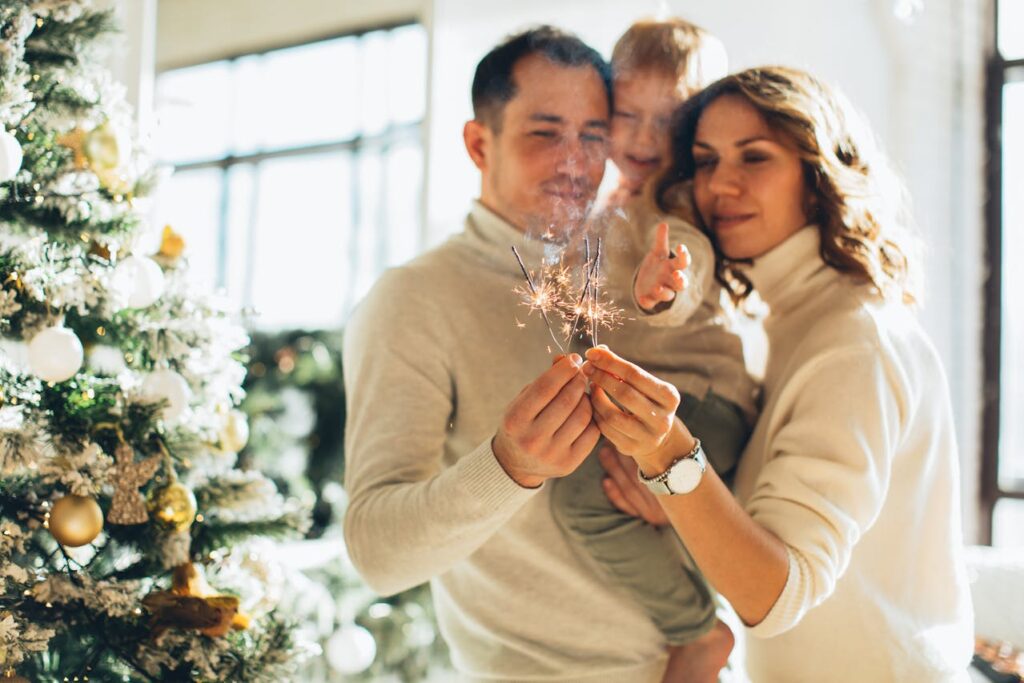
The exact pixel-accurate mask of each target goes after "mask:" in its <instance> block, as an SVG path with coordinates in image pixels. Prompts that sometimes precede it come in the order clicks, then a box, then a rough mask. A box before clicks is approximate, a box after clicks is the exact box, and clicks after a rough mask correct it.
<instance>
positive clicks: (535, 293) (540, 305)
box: [512, 244, 565, 353]
mask: <svg viewBox="0 0 1024 683" xmlns="http://www.w3.org/2000/svg"><path fill="white" fill-rule="evenodd" d="M512 253H513V254H515V255H516V261H518V262H519V267H520V268H521V269H522V271H523V277H525V278H526V284H527V286H528V287H529V288H530V297H529V298H528V299H527V300H526V303H527V304H528V305H529V306H530V310H531V311H532V310H537V311H540V314H541V317H543V318H544V324H545V325H547V327H548V334H550V335H551V339H552V340H553V341H554V342H555V345H556V346H557V347H558V350H559V351H560V352H562V353H565V349H563V348H562V345H561V344H560V343H559V341H558V337H556V336H555V331H554V330H553V329H551V321H550V320H548V313H547V312H548V309H549V308H550V307H552V306H553V305H554V303H555V299H556V298H557V292H554V291H553V290H552V289H551V288H550V287H547V286H545V285H547V284H548V283H547V282H541V285H542V287H541V288H540V289H538V288H537V287H536V285H534V284H533V278H532V277H530V271H528V270H526V265H525V264H524V263H523V257H522V256H520V255H519V250H518V249H516V246H515V245H514V244H513V245H512Z"/></svg>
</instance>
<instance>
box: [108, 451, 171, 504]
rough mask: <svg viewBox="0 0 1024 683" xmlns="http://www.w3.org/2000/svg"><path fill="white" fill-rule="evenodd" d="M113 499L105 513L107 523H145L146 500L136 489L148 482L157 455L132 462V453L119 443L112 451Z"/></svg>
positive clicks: (156, 461)
mask: <svg viewBox="0 0 1024 683" xmlns="http://www.w3.org/2000/svg"><path fill="white" fill-rule="evenodd" d="M114 459H115V460H116V461H117V464H116V465H115V466H114V477H113V480H114V483H115V485H116V486H117V488H116V489H115V490H114V500H113V502H112V503H111V505H110V512H109V513H107V521H108V522H110V523H111V524H145V523H146V522H148V521H149V514H148V513H147V511H146V500H145V499H144V498H143V497H142V494H141V493H139V488H140V487H141V486H143V485H144V484H145V483H146V482H147V481H149V480H150V479H151V478H152V477H153V475H154V474H156V471H157V469H159V468H160V460H161V459H162V458H161V456H159V455H152V456H150V457H148V458H146V459H145V460H141V461H139V462H135V451H133V450H132V447H131V446H129V445H128V444H126V443H123V442H122V443H121V444H119V445H118V446H117V450H116V451H114Z"/></svg>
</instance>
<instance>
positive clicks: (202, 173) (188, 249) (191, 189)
mask: <svg viewBox="0 0 1024 683" xmlns="http://www.w3.org/2000/svg"><path fill="white" fill-rule="evenodd" d="M222 177H223V174H222V172H221V170H220V169H219V168H204V169H197V170H195V171H181V172H178V173H175V174H174V175H172V176H171V177H170V178H169V179H167V180H166V181H164V182H163V183H161V185H160V188H159V191H158V192H157V194H156V196H155V198H154V204H153V217H154V222H155V224H156V226H157V227H160V228H162V227H163V226H164V225H170V226H171V227H172V228H173V229H174V231H175V232H177V233H178V234H180V235H181V236H182V237H184V238H185V257H186V258H187V259H188V263H189V276H190V277H191V278H192V281H193V282H195V283H196V284H197V285H198V286H200V287H203V288H205V289H207V290H212V289H213V288H215V287H218V286H220V285H221V284H222V283H221V282H220V281H219V278H218V268H219V255H220V248H219V244H218V242H219V236H220V206H221V179H222Z"/></svg>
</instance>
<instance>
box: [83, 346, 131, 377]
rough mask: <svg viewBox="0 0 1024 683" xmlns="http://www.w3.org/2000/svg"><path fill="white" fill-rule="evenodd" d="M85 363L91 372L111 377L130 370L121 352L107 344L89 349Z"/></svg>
mask: <svg viewBox="0 0 1024 683" xmlns="http://www.w3.org/2000/svg"><path fill="white" fill-rule="evenodd" d="M85 362H86V365H87V366H88V367H89V369H90V370H92V371H94V372H97V373H100V374H103V375H107V376H110V377H114V376H116V375H119V374H121V373H122V372H124V371H125V370H127V369H128V364H127V363H125V361H124V354H123V353H121V350H120V349H117V348H114V347H113V346H107V345H106V344H97V345H96V346H93V347H92V348H91V349H89V354H88V356H87V357H86V359H85Z"/></svg>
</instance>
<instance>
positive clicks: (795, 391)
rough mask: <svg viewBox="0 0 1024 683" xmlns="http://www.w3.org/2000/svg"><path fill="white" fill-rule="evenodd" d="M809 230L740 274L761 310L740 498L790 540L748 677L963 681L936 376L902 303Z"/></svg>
mask: <svg viewBox="0 0 1024 683" xmlns="http://www.w3.org/2000/svg"><path fill="white" fill-rule="evenodd" d="M819 247H820V238H819V233H818V230H817V229H816V228H815V227H813V226H812V227H807V228H804V229H802V230H800V231H799V232H798V233H796V234H795V235H793V236H792V237H790V238H789V239H788V240H787V241H785V242H784V243H783V244H781V245H779V246H778V247H776V248H775V249H773V250H772V251H771V252H769V253H767V254H765V255H764V256H762V257H760V258H758V259H757V260H756V261H755V262H754V264H753V266H752V267H750V268H749V269H748V270H747V275H748V276H749V278H750V280H751V281H752V282H753V284H754V287H755V289H756V290H757V292H758V293H759V294H760V296H761V298H762V299H763V300H764V301H765V303H766V304H767V305H768V307H769V309H770V314H769V316H768V318H767V319H766V321H765V330H766V333H767V337H768V343H769V351H768V362H767V367H766V370H765V378H764V394H763V398H764V405H763V410H762V413H761V417H760V419H759V420H758V423H757V426H756V429H755V431H754V433H753V435H752V437H751V440H750V442H749V444H748V446H747V449H746V451H745V453H744V456H743V459H742V460H741V462H740V466H739V471H738V473H737V478H736V484H735V487H736V495H737V497H738V499H739V501H740V503H741V504H742V505H743V506H744V507H745V508H746V510H747V511H748V512H749V513H750V515H751V516H752V517H753V518H754V519H755V520H756V521H757V522H758V523H760V524H761V525H763V526H764V527H765V528H767V529H768V530H770V531H771V532H773V533H774V534H775V535H777V536H778V537H779V538H780V539H781V540H782V542H783V543H785V544H786V546H787V549H788V552H789V558H790V568H789V578H788V580H787V583H786V585H785V588H784V589H783V592H782V594H781V595H780V596H779V598H778V600H777V602H776V603H775V605H774V606H773V607H772V609H771V611H770V612H769V613H768V615H767V617H766V618H765V619H764V620H763V621H762V622H761V623H760V624H758V625H757V626H756V627H755V628H753V629H750V633H751V635H753V636H755V637H754V638H748V646H747V647H748V668H749V672H750V675H751V679H752V680H753V681H757V682H758V683H760V682H762V681H767V682H771V681H780V682H786V683H791V682H797V681H826V680H827V681H831V682H840V681H851V682H853V681H857V682H858V683H859V682H862V681H871V682H872V683H876V682H878V683H880V682H884V681H951V680H961V679H963V680H966V667H967V665H968V663H969V662H970V658H971V651H972V646H973V637H972V626H973V624H972V610H971V603H970V594H969V591H968V584H967V580H966V576H965V570H964V563H963V558H962V536H961V519H960V496H959V490H960V485H959V473H958V464H957V453H956V440H955V438H954V434H953V421H952V415H951V411H950V402H949V396H948V389H947V384H946V379H945V374H944V372H943V370H942V366H941V364H940V361H939V358H938V357H937V355H936V352H935V350H934V348H933V347H932V344H931V343H930V341H929V340H928V339H927V337H926V336H925V334H924V332H923V330H922V329H921V327H920V325H919V323H918V322H917V320H916V319H915V317H914V316H913V315H912V313H911V312H910V311H909V310H908V309H907V308H906V307H905V306H903V305H901V304H896V303H887V302H883V301H881V300H880V298H879V297H878V296H877V295H875V294H874V293H873V292H872V290H871V289H870V288H869V287H868V286H867V285H866V284H862V283H858V282H857V281H855V280H854V279H852V278H851V277H850V276H847V275H843V274H841V273H839V272H838V271H836V270H835V269H833V268H831V267H829V266H827V265H826V264H825V263H824V261H823V260H822V258H821V256H820V254H819Z"/></svg>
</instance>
